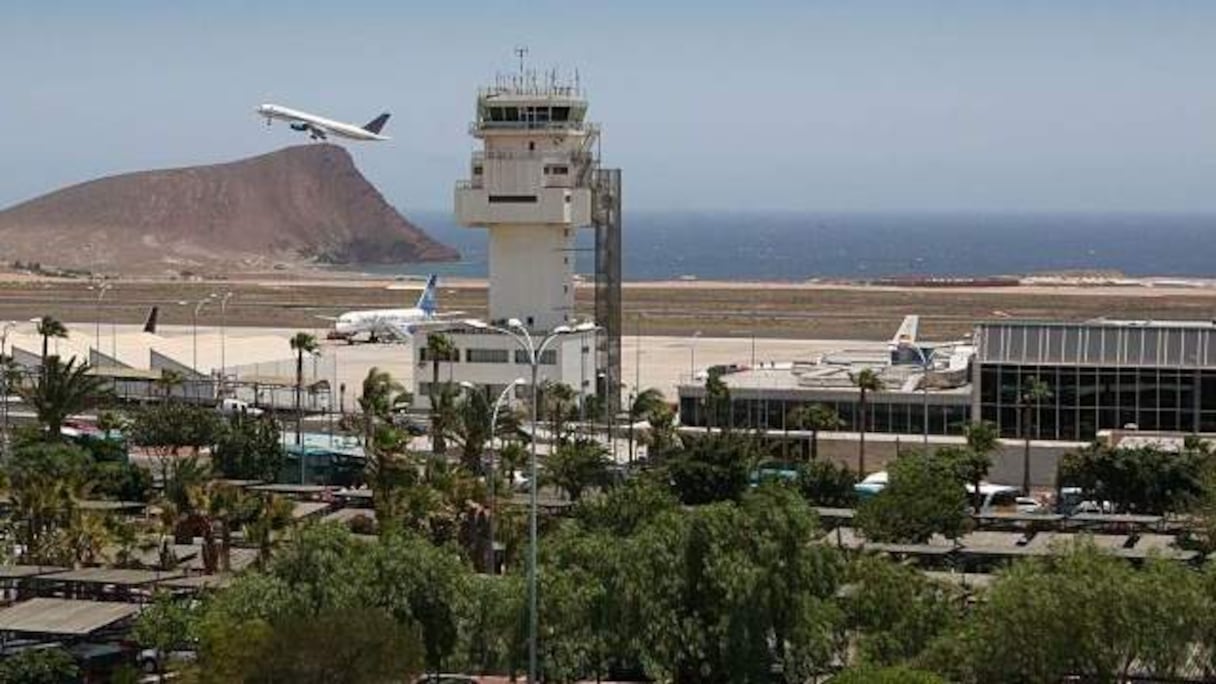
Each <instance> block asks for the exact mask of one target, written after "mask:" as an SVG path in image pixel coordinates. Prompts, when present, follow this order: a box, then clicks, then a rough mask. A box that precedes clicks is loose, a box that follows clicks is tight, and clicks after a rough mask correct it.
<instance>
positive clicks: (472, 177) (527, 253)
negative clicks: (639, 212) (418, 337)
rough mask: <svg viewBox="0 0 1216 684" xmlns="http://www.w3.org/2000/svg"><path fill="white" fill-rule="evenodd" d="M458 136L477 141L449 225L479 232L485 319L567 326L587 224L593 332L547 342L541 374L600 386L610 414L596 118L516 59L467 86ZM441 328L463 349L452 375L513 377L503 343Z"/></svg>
mask: <svg viewBox="0 0 1216 684" xmlns="http://www.w3.org/2000/svg"><path fill="white" fill-rule="evenodd" d="M521 58H522V56H521ZM469 134H470V135H471V136H472V137H473V138H475V139H476V140H479V141H480V142H481V144H480V149H477V150H475V151H474V152H473V154H472V158H471V160H470V163H469V175H468V178H467V180H461V181H458V182H457V184H456V192H455V210H456V212H455V213H456V220H457V222H458V223H460V224H462V225H464V226H467V227H470V228H484V229H486V230H487V232H488V233H489V318H490V320H491V321H492V322H495V323H498V324H500V325H501V324H505V323H506V322H507V321H509V320H511V319H517V320H518V321H520V322H521V323H522V324H523V325H525V326H526V327H527V328H528V329H529V330H530V331H532V332H533V333H534V334H539V333H545V332H548V331H551V330H553V329H554V328H557V327H558V326H561V325H567V324H572V323H575V322H576V313H575V283H574V267H575V248H574V236H575V231H577V230H578V229H580V228H590V227H594V229H595V233H596V240H595V244H596V253H595V256H596V258H595V264H596V275H595V285H596V287H595V319H596V323H597V324H598V325H599V326H600V331H599V332H597V333H596V336H595V340H594V344H592V341H591V339H590V338H588V339H583V336H578V337H577V338H575V337H572V338H570V339H564V340H563V341H562V342H561V343H560V344H557V345H556V346H555V349H554V350H553V356H552V357H551V358H549V359H548V360H547V361H546V362H544V365H542V368H541V374H542V376H543V377H544V379H547V380H550V381H556V382H562V383H564V384H567V385H570V386H571V387H578V388H579V390H578V391H579V394H582V395H587V394H591V393H598V394H601V396H603V397H604V398H605V400H606V401H605V402H604V403H603V405H604V406H605V410H606V411H607V413H608V416H607V417H610V416H611V415H613V414H614V412H615V411H616V410H618V408H619V396H620V382H619V378H620V330H621V316H620V302H621V297H620V294H621V288H620V284H621V283H620V275H621V269H620V244H621V240H620V171H619V170H606V169H601V168H600V166H599V155H598V149H599V136H600V131H599V127H598V126H597V125H596V124H593V123H590V122H588V121H587V100H586V99H585V98H584V97H583V94H582V91H581V90H580V88H579V85H578V83H577V79H574V80H571V81H563V80H562V79H560V78H559V77H558V75H557V74H556V72H550V73H547V74H543V75H540V74H536V73H534V72H527V71H525V70H524V69H523V68H522V65H521V69H520V72H519V73H518V74H516V75H512V76H500V77H499V78H498V79H496V81H495V83H494V85H492V86H490V87H487V88H482V89H481V90H479V91H478V93H477V106H476V112H475V117H474V120H473V122H472V123H471V124H470V125H469ZM453 337H454V341H455V343H456V346H457V347H458V349H459V350H462V351H463V352H464V354H463V357H465V358H464V359H463V360H461V361H459V362H458V363H454V364H453V367H454V369H455V370H454V375H453V377H455V375H460V376H461V377H460V378H459V379H461V380H466V381H468V382H472V383H474V384H477V385H484V386H485V387H486V389H487V390H488V391H489V390H493V389H495V388H499V387H505V386H506V384H507V383H509V382H510V381H511V380H512V379H513V378H515V377H518V375H519V372H520V369H519V367H518V365H519V361H518V360H517V359H516V358H515V356H514V355H509V354H507V347H509V346H510V345H511V344H512V343H511V341H510V340H492V339H487V336H485V335H474V334H471V333H470V334H466V333H455V335H454V336H453ZM503 345H506V346H503ZM499 346H503V348H502V349H501V350H500V349H491V347H499ZM420 349H421V348H420ZM420 353H421V351H420ZM458 355H460V354H459V351H458ZM419 359H420V360H421V359H422V357H421V356H419ZM423 389H424V388H423V387H422V385H420V386H419V395H420V396H422V395H425V394H426V392H425V391H423Z"/></svg>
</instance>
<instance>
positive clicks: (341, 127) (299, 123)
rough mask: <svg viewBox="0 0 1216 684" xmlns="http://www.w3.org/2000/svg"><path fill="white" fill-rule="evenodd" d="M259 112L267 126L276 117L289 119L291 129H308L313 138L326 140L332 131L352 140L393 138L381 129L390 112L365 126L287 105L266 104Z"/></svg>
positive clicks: (259, 108) (302, 130) (303, 130)
mask: <svg viewBox="0 0 1216 684" xmlns="http://www.w3.org/2000/svg"><path fill="white" fill-rule="evenodd" d="M257 112H258V114H260V115H262V116H264V117H266V125H267V126H269V125H270V122H271V121H273V120H274V119H279V120H281V121H288V122H290V125H291V130H293V131H300V132H305V131H307V133H308V137H310V138H312V139H313V140H325V139H326V138H327V137H328V135H329V134H331V133H332V134H333V135H336V136H338V137H341V138H349V139H351V140H391V138H389V137H388V136H384V135H380V131H381V129H383V128H384V124H385V122H386V121H388V117H389V113H388V112H385V113H383V114H381V115H380V116H377V117H376V118H374V119H372V120H371V121H369V122H368V123H367V124H366V125H364V126H356V125H354V124H348V123H343V122H341V121H334V120H332V119H326V118H325V117H321V116H317V115H316V114H309V113H308V112H301V111H297V110H295V109H288V108H287V107H280V106H279V105H274V104H264V105H262V106H260V107H258V109H257Z"/></svg>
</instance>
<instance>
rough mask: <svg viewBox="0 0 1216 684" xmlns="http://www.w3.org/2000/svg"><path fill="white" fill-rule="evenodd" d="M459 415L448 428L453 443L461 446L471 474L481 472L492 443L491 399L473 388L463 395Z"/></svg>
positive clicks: (463, 463)
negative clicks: (487, 447) (483, 459)
mask: <svg viewBox="0 0 1216 684" xmlns="http://www.w3.org/2000/svg"><path fill="white" fill-rule="evenodd" d="M455 413H456V419H455V420H453V421H451V425H449V426H447V427H448V428H449V429H450V430H451V432H450V434H449V436H450V437H451V438H452V441H454V442H456V444H458V445H459V446H460V462H461V464H462V465H463V466H464V467H465V469H466V470H468V471H469V472H470V473H481V472H482V470H483V468H482V462H481V461H482V455H483V454H484V453H485V446H486V443H487V442H489V441H490V419H491V417H492V413H493V407H491V406H490V400H489V399H487V398H486V395H485V394H484V393H483V392H481V391H480V390H477V389H470V390H468V391H465V392H463V393H461V395H460V398H459V399H458V400H457V401H456V406H455Z"/></svg>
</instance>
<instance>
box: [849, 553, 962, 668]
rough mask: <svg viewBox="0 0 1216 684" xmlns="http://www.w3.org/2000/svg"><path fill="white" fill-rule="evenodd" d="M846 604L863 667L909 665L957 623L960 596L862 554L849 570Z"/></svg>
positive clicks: (911, 569) (908, 570) (910, 569)
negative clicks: (907, 663) (865, 665)
mask: <svg viewBox="0 0 1216 684" xmlns="http://www.w3.org/2000/svg"><path fill="white" fill-rule="evenodd" d="M849 589H850V591H849V592H848V593H847V594H846V595H845V598H844V601H843V603H844V606H845V612H846V614H847V615H848V627H849V630H850V632H851V633H852V634H853V635H854V639H853V641H854V646H855V649H856V653H857V658H858V660H860V662H862V663H865V664H867V665H876V666H892V665H899V664H902V663H906V662H912V661H914V660H915V659H916V658H917V657H919V656H920V654H921V653H922V652H924V651H925V649H926V648H928V647H929V645H930V644H931V643H932V642H933V641H934V640H935V639H936V638H937V637H938V636H939V635H941V634H944V633H947V632H948V631H949V630H952V629H953V628H954V627H955V625H956V624H958V622H959V621H960V619H961V617H962V616H961V614H960V610H959V609H960V607H961V605H962V596H960V595H958V593H957V592H956V591H953V590H951V588H948V587H945V586H942V585H939V584H937V583H935V582H932V581H930V580H929V579H928V578H926V576H925V575H924V574H923V573H921V571H920V570H918V569H916V568H914V567H911V566H907V565H901V564H898V563H895V562H893V561H891V560H889V559H887V558H886V557H884V556H862V557H860V558H858V559H857V560H856V561H855V562H854V563H853V564H852V565H851V567H850V569H849Z"/></svg>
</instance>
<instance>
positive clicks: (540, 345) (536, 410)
mask: <svg viewBox="0 0 1216 684" xmlns="http://www.w3.org/2000/svg"><path fill="white" fill-rule="evenodd" d="M464 324H465V325H467V326H469V327H470V328H473V329H475V330H490V331H493V332H497V333H500V334H503V335H506V336H508V337H510V338H511V339H512V340H515V343H516V344H518V345H519V347H520V349H522V350H524V351H525V352H527V354H528V363H529V365H531V367H532V445H531V446H532V449H531V455H530V456H529V459H528V473H529V474H528V479H529V482H528V499H529V501H528V684H536V681H537V679H536V646H537V636H536V635H537V601H536V545H537V543H536V542H537V540H536V481H537V477H536V441H537V435H536V427H537V424H538V422H539V420H540V407H539V403H538V398H539V395H540V393H539V392H538V391H537V382H536V376H537V374H538V372H539V370H540V360H541V357H542V356H543V355H544V353H545V350H546V349H547V348H548V347H549V345H550V344H552V343H553V342H554V341H555V340H556V339H557V338H559V337H562V336H563V335H581V334H583V333H588V332H591V331H593V330H595V329H596V325H595V324H594V323H579V324H578V325H576V326H574V327H573V328H572V327H570V326H568V325H559V326H557V327H556V328H554V329H553V330H552V331H550V332H549V333H548V334H546V335H545V336H544V337H542V338H540V339H539V340H538V339H537V338H534V337H532V333H530V332H529V331H528V328H527V327H525V326H524V324H523V323H521V322H520V320H519V319H518V318H512V319H510V320H508V321H507V326H506V327H505V328H502V327H498V326H495V325H490V324H489V323H486V322H485V321H480V320H475V319H470V320H466V321H465V322H464Z"/></svg>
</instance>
